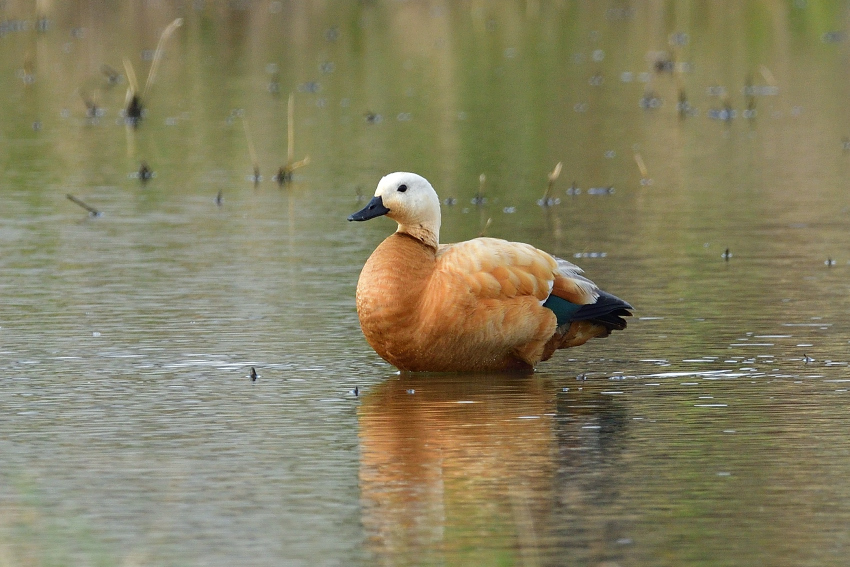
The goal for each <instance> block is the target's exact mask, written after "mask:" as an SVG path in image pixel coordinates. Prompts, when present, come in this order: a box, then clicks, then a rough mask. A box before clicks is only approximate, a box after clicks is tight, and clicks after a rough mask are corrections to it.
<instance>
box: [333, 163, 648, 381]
mask: <svg viewBox="0 0 850 567" xmlns="http://www.w3.org/2000/svg"><path fill="white" fill-rule="evenodd" d="M381 216H386V217H388V218H390V219H392V220H394V221H395V222H396V223H397V224H398V228H397V230H396V231H395V232H394V233H393V234H392V235H390V236H389V237H387V238H386V239H385V240H384V241H383V242H381V244H380V245H378V247H377V248H376V249H375V250H374V251H373V252H372V254H371V255H370V256H369V258H368V260H367V261H366V263H365V264H364V266H363V269H362V270H361V272H360V277H359V279H358V281H357V291H356V294H355V297H356V306H357V316H358V318H359V320H360V328H361V330H362V332H363V335H364V336H365V338H366V341H367V342H368V343H369V345H370V346H371V347H372V348H373V349H374V350H375V352H376V353H377V354H378V355H379V356H380V357H381V358H383V359H384V360H386V361H387V362H389V363H390V364H391V365H393V366H395V367H396V368H398V369H399V370H401V371H403V372H503V371H507V372H513V371H516V372H533V371H534V369H535V367H536V366H537V364H538V363H540V362H541V361H545V360H548V359H549V358H551V357H552V355H553V354H554V353H555V351H557V350H559V349H562V348H568V347H575V346H579V345H582V344H584V343H586V342H587V341H588V340H590V339H592V338H597V337H607V336H609V335H610V334H611V332H612V331H614V330H621V329H625V328H626V320H625V317H628V316H630V315H631V311H632V310H634V308H633V307H632V306H631V305H630V304H629V303H627V302H626V301H623V300H622V299H620V298H618V297H616V296H614V295H612V294H610V293H607V292H604V291H602V290H600V289H599V288H598V287H597V286H596V284H594V283H593V282H592V281H591V280H589V279H588V278H586V277H585V276H583V275H582V273H583V272H582V270H581V268H579V267H578V266H576V265H574V264H572V263H571V262H568V261H566V260H564V259H562V258H558V257H556V256H553V255H551V254H548V253H547V252H544V251H543V250H539V249H537V248H535V247H534V246H532V245H531V244H526V243H522V242H510V241H507V240H502V239H499V238H489V237H479V238H474V239H472V240H467V241H464V242H457V243H453V244H440V224H441V214H440V199H439V197H438V196H437V192H436V191H435V190H434V188H433V187H432V186H431V184H430V183H429V182H428V180H426V179H425V178H424V177H422V176H420V175H417V174H415V173H409V172H395V173H390V174H388V175H385V176H384V177H382V178H381V180H380V182H379V183H378V186H377V188H376V189H375V194H374V197H372V199H371V200H370V201H369V202H368V203H367V204H366V206H365V207H363V209H361V210H359V211H357V212H355V213H353V214H351V215H350V216H349V217H348V220H349V221H366V220H370V219H374V218H377V217H381Z"/></svg>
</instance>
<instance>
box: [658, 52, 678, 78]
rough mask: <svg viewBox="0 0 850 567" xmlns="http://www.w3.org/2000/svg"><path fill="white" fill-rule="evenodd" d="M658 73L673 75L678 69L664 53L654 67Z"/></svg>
mask: <svg viewBox="0 0 850 567" xmlns="http://www.w3.org/2000/svg"><path fill="white" fill-rule="evenodd" d="M653 67H654V68H655V72H656V73H672V72H673V71H674V70H675V69H676V62H675V61H673V59H672V58H671V57H670V56H669V55H668V54H666V53H662V54H661V56H659V58H658V59H656V60H655V64H654V65H653Z"/></svg>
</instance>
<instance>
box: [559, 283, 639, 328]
mask: <svg viewBox="0 0 850 567" xmlns="http://www.w3.org/2000/svg"><path fill="white" fill-rule="evenodd" d="M633 309H634V307H632V306H631V305H629V304H628V303H627V302H625V301H623V300H622V299H620V298H619V297H617V296H616V295H611V294H610V293H608V292H605V291H601V290H600V291H599V298H598V299H597V300H596V303H591V304H589V305H582V306H581V308H579V310H578V311H576V312H575V313H574V314H573V316H572V318H571V321H592V322H594V323H598V324H600V325H603V326H604V327H605V328H607V329H608V330H609V331H615V330H616V331H620V330H622V329H625V328H626V320H625V319H623V317H631V315H632V313H631V310H633Z"/></svg>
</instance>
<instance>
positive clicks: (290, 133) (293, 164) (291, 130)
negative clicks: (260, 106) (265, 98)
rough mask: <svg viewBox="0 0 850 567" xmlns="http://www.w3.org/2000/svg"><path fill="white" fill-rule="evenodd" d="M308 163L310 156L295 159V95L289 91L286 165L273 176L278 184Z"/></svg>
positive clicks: (285, 181)
mask: <svg viewBox="0 0 850 567" xmlns="http://www.w3.org/2000/svg"><path fill="white" fill-rule="evenodd" d="M309 163H310V156H304V159H302V160H299V161H295V97H294V96H293V94H292V93H289V100H288V101H287V103H286V165H284V166H282V167H281V168H280V169H278V171H277V175H275V176H274V179H275V181H277V182H278V184H279V185H283V184H284V183H287V182H289V181H292V172H293V171H295V170H296V169H298V168H300V167H304V166H305V165H307V164H309Z"/></svg>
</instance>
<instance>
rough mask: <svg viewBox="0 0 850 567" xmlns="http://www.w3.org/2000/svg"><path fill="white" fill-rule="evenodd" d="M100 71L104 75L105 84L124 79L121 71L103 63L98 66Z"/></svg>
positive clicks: (111, 84) (117, 82)
mask: <svg viewBox="0 0 850 567" xmlns="http://www.w3.org/2000/svg"><path fill="white" fill-rule="evenodd" d="M100 72H101V73H103V74H104V75H106V84H107V85H108V86H110V87H111V86H114V85H117V84H119V83H120V82H121V81H122V80H123V79H124V77H122V76H121V73H119V72H118V71H116V70H115V69H113V68H112V67H110V66H109V65H107V64H105V63H104V64H103V65H101V66H100Z"/></svg>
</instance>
